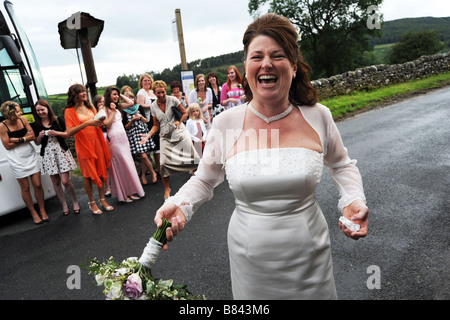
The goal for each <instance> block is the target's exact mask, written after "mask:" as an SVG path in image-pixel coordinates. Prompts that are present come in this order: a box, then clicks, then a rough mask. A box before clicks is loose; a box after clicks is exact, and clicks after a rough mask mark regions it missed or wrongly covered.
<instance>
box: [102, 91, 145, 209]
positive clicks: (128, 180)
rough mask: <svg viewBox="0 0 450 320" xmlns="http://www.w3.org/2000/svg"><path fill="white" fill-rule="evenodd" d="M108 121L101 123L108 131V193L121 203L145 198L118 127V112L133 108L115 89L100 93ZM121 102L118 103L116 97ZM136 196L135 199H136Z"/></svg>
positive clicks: (123, 135)
mask: <svg viewBox="0 0 450 320" xmlns="http://www.w3.org/2000/svg"><path fill="white" fill-rule="evenodd" d="M104 97H105V107H106V109H107V114H108V118H107V119H106V120H105V125H106V128H107V129H108V137H109V139H110V141H109V149H110V152H111V167H110V172H111V194H112V197H113V198H117V199H118V200H119V201H121V202H133V200H139V199H140V197H143V196H144V195H145V192H144V189H143V188H142V185H141V182H140V181H139V176H138V173H137V171H136V166H135V165H134V160H133V156H132V155H131V150H130V143H129V142H128V136H127V133H126V131H125V128H124V126H123V124H122V112H121V111H119V109H126V108H128V107H131V106H133V105H134V101H132V100H130V99H129V98H128V97H126V96H124V95H120V94H119V89H117V88H116V87H108V88H106V90H105V93H104ZM120 97H121V98H122V99H123V100H124V101H125V103H119V98H120ZM135 194H137V195H138V196H136V195H135Z"/></svg>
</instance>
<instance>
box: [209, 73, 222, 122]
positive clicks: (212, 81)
mask: <svg viewBox="0 0 450 320" xmlns="http://www.w3.org/2000/svg"><path fill="white" fill-rule="evenodd" d="M208 87H210V88H211V90H212V97H213V101H212V108H211V116H212V118H213V119H214V117H215V116H218V115H219V114H221V113H222V112H223V111H225V108H224V107H223V106H222V105H221V104H220V93H221V90H222V87H221V86H220V81H219V78H217V75H216V74H215V73H214V72H210V73H208Z"/></svg>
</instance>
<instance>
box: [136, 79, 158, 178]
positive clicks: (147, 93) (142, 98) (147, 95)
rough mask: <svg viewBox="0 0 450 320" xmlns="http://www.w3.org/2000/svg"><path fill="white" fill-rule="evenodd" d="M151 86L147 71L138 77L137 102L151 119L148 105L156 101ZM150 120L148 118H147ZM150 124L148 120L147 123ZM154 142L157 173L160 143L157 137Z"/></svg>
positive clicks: (151, 82) (151, 80)
mask: <svg viewBox="0 0 450 320" xmlns="http://www.w3.org/2000/svg"><path fill="white" fill-rule="evenodd" d="M152 87H153V78H152V76H151V75H149V74H148V73H144V74H142V75H141V77H140V78H139V91H138V93H137V94H136V97H137V103H138V104H139V105H141V106H142V107H143V108H144V110H145V118H146V119H147V120H148V119H151V118H152V113H151V110H150V106H151V104H152V103H153V102H155V101H156V96H155V93H154V92H153V90H152ZM149 121H150V120H149ZM148 124H150V122H149V123H148ZM151 128H152V127H149V128H148V129H149V130H151ZM155 134H156V136H159V132H156V133H155ZM154 142H155V149H154V151H155V163H156V172H157V173H159V167H160V145H159V139H154Z"/></svg>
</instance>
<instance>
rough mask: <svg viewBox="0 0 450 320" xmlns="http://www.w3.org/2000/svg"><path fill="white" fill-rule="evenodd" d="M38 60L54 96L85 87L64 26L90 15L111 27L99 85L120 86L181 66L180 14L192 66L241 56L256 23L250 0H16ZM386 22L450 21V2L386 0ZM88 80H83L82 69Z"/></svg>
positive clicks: (97, 56)
mask: <svg viewBox="0 0 450 320" xmlns="http://www.w3.org/2000/svg"><path fill="white" fill-rule="evenodd" d="M11 2H12V3H13V4H14V8H15V11H16V14H17V16H18V17H19V19H20V21H21V23H22V25H23V27H24V29H25V30H26V32H27V34H28V37H29V39H30V42H31V44H32V46H33V47H34V51H35V53H36V56H37V58H38V61H39V65H40V68H41V71H42V74H43V77H44V81H45V84H46V86H47V91H48V93H49V94H54V93H65V92H67V89H68V87H69V86H70V85H71V84H73V83H75V82H78V83H81V82H82V81H81V75H80V69H79V67H78V61H77V57H76V52H75V50H65V49H63V48H62V47H61V45H60V39H59V33H58V23H59V22H61V21H63V20H66V19H67V18H68V17H70V16H71V15H72V14H73V13H76V12H79V11H81V12H87V13H89V14H91V15H92V16H93V17H95V18H97V19H101V20H104V21H105V26H104V30H103V33H102V34H101V36H100V41H99V43H98V45H97V46H96V47H95V48H93V49H92V52H93V56H94V61H95V64H96V71H97V78H98V83H97V86H105V85H111V84H115V82H116V79H117V77H118V76H120V75H123V74H127V75H128V74H140V73H142V72H145V71H162V70H163V69H165V68H172V67H174V66H175V65H177V64H179V63H180V61H181V60H180V53H179V49H178V43H177V42H176V41H175V39H174V32H173V27H172V21H173V20H174V19H175V9H180V10H181V15H182V24H183V32H184V41H185V47H186V56H187V60H188V62H190V61H192V60H196V59H202V58H208V57H212V56H219V55H221V54H226V53H231V52H236V51H239V50H242V35H243V33H244V31H245V29H246V28H247V26H248V24H249V23H251V21H252V17H251V16H250V14H249V13H248V7H247V5H248V1H246V0H226V1H223V0H221V1H219V0H207V1H205V0H189V1H187V0H158V1H156V0H129V1H118V0H107V1H105V0H95V1H94V0H76V1H73V0H39V1H36V0H11ZM380 11H381V13H383V15H384V20H385V21H389V20H394V19H400V18H410V17H424V16H432V17H449V16H450V1H448V0H427V1H423V0H384V4H383V5H382V6H381V10H380ZM83 76H84V79H85V81H86V77H85V75H84V68H83Z"/></svg>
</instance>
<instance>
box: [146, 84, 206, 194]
mask: <svg viewBox="0 0 450 320" xmlns="http://www.w3.org/2000/svg"><path fill="white" fill-rule="evenodd" d="M153 90H154V92H155V94H156V96H157V100H156V101H155V102H153V104H152V107H151V108H152V116H153V127H152V129H151V130H150V132H149V133H148V135H143V136H142V137H143V138H142V140H141V142H140V143H141V144H144V143H145V142H147V140H148V138H150V137H153V136H154V135H155V134H156V132H158V131H160V135H159V140H160V146H161V167H160V173H161V176H162V181H163V184H164V198H165V199H167V198H168V197H169V196H170V185H169V177H170V176H171V175H172V174H175V173H179V172H189V171H191V170H195V169H196V168H197V166H198V163H199V161H200V159H199V156H198V154H197V152H196V151H195V149H194V146H193V144H192V142H191V137H190V135H189V133H188V132H187V131H186V128H185V126H184V124H183V121H184V120H185V119H186V118H187V116H188V114H187V112H186V109H184V107H183V106H182V105H181V103H180V101H179V100H178V99H177V98H175V97H172V96H168V95H167V94H166V91H167V85H166V83H165V82H164V81H161V80H159V81H156V82H155V83H154V85H153ZM172 108H177V109H178V111H180V113H181V114H182V117H181V119H180V120H176V119H175V114H174V111H173V110H172Z"/></svg>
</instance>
